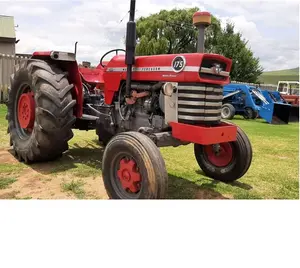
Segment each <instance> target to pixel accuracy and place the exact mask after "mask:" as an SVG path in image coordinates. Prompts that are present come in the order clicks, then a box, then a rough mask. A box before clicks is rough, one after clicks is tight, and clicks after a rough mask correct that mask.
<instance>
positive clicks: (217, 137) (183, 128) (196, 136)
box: [170, 122, 237, 145]
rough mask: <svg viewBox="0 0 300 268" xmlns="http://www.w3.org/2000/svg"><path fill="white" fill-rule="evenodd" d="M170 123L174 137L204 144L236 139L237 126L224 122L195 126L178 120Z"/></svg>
mask: <svg viewBox="0 0 300 268" xmlns="http://www.w3.org/2000/svg"><path fill="white" fill-rule="evenodd" d="M170 125H171V127H172V136H173V137H174V138H176V139H179V140H182V141H187V142H191V143H197V144H202V145H210V144H216V143H223V142H230V141H235V140H236V135H237V127H236V126H234V125H231V124H226V123H224V122H222V123H221V124H220V125H218V126H213V127H207V126H193V125H186V124H181V123H176V122H171V123H170Z"/></svg>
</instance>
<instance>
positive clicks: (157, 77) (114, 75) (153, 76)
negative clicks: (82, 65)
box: [103, 53, 232, 104]
mask: <svg viewBox="0 0 300 268" xmlns="http://www.w3.org/2000/svg"><path fill="white" fill-rule="evenodd" d="M178 55H179V54H178ZM181 55H183V56H185V58H186V66H199V67H200V66H201V63H202V60H203V59H204V58H207V59H215V60H218V61H221V62H224V63H226V64H227V68H226V70H224V71H227V72H230V70H231V65H232V61H231V60H230V59H228V58H225V57H223V56H221V55H217V54H201V53H188V54H181ZM176 56H177V54H176V55H172V54H169V55H155V56H140V57H136V63H135V65H134V67H139V68H141V67H159V66H162V67H171V65H172V60H173V59H174V57H176ZM122 67H123V68H126V65H125V56H124V55H119V56H115V57H114V58H112V60H111V61H110V62H109V63H108V64H107V66H106V68H105V70H106V69H107V68H122ZM103 78H104V82H105V86H104V88H105V96H106V99H105V102H106V103H107V104H111V103H112V101H113V97H114V94H115V92H116V91H118V90H119V86H120V83H121V81H122V80H123V81H125V80H126V71H123V72H104V74H103ZM132 80H135V81H162V82H163V81H168V82H179V83H180V82H185V83H208V84H216V85H225V84H228V83H230V81H229V77H228V78H227V79H226V80H224V81H216V80H210V79H203V78H200V76H199V73H198V72H185V71H183V72H180V73H174V72H173V71H168V72H151V71H149V72H133V73H132Z"/></svg>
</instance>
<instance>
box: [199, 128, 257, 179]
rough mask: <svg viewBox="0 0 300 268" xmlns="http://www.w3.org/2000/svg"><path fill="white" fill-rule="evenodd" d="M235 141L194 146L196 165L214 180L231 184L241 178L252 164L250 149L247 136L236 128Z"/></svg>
mask: <svg viewBox="0 0 300 268" xmlns="http://www.w3.org/2000/svg"><path fill="white" fill-rule="evenodd" d="M237 130H238V131H237V139H236V141H234V142H225V143H221V144H219V146H220V147H219V148H216V147H218V145H205V146H204V145H200V144H195V145H194V153H195V157H196V160H197V162H198V165H199V166H200V168H201V169H202V170H203V171H204V173H205V174H206V175H207V176H208V177H210V178H213V179H215V180H219V181H223V182H227V183H228V182H232V181H235V180H238V179H239V178H241V177H242V176H243V175H244V174H245V173H246V172H247V171H248V169H249V167H250V165H251V162H252V147H251V143H250V141H249V139H248V137H247V135H246V134H245V133H244V132H243V131H242V130H241V129H240V128H239V127H238V128H237Z"/></svg>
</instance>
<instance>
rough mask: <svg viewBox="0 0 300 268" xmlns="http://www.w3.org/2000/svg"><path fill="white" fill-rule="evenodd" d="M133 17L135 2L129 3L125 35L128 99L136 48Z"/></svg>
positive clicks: (133, 0)
mask: <svg viewBox="0 0 300 268" xmlns="http://www.w3.org/2000/svg"><path fill="white" fill-rule="evenodd" d="M134 17H135V0H131V2H130V11H129V21H128V22H127V33H126V54H125V64H126V65H127V76H126V93H125V98H130V97H131V96H130V90H131V77H132V65H134V63H135V46H136V23H135V21H134Z"/></svg>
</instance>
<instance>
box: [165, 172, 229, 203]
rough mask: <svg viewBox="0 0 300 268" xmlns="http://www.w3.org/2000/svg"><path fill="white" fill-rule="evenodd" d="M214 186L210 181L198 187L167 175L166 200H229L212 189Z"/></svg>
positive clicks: (194, 183) (190, 182) (195, 184)
mask: <svg viewBox="0 0 300 268" xmlns="http://www.w3.org/2000/svg"><path fill="white" fill-rule="evenodd" d="M201 180H202V179H199V180H198V181H201ZM203 180H204V178H203ZM205 180H207V179H205ZM214 184H215V182H214V181H213V180H212V181H211V182H210V183H203V184H201V185H198V184H197V183H196V182H192V181H189V180H186V179H183V178H180V177H177V176H174V175H172V174H169V187H168V196H167V199H230V198H229V197H225V196H224V195H222V194H221V193H219V192H218V191H216V190H215V189H213V188H214Z"/></svg>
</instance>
